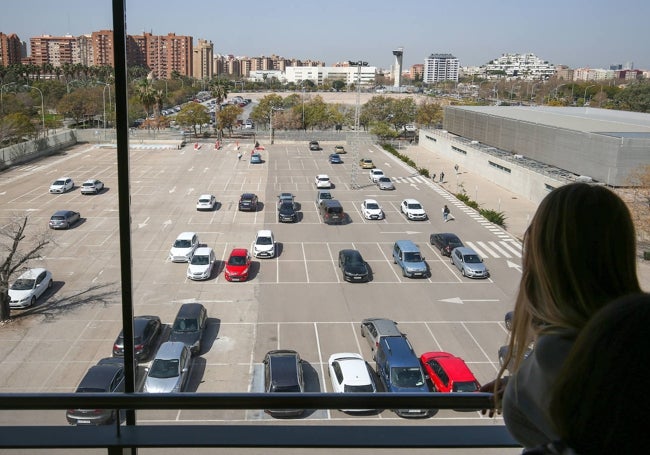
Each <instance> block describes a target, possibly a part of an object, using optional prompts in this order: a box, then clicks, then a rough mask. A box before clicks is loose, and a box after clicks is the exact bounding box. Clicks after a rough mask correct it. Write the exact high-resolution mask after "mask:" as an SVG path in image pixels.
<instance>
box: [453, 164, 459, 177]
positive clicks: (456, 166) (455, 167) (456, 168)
mask: <svg viewBox="0 0 650 455" xmlns="http://www.w3.org/2000/svg"><path fill="white" fill-rule="evenodd" d="M454 170H455V171H456V175H458V165H457V164H455V165H454Z"/></svg>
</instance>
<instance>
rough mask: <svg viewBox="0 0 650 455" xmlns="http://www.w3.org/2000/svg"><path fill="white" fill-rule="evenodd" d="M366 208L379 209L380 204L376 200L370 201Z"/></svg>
mask: <svg viewBox="0 0 650 455" xmlns="http://www.w3.org/2000/svg"><path fill="white" fill-rule="evenodd" d="M366 208H367V209H369V210H378V209H379V204H375V203H374V202H373V203H369V204H366Z"/></svg>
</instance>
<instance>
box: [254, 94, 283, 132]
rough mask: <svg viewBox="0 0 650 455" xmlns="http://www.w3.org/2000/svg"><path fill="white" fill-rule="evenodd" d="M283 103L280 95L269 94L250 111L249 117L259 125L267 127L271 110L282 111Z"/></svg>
mask: <svg viewBox="0 0 650 455" xmlns="http://www.w3.org/2000/svg"><path fill="white" fill-rule="evenodd" d="M283 108H284V102H283V100H282V97H281V96H280V95H276V94H275V93H271V94H270V95H266V96H265V97H264V98H262V99H261V100H260V101H259V103H258V105H257V106H255V107H254V108H253V110H252V111H251V114H250V117H251V118H252V119H253V120H254V121H255V123H259V124H260V125H268V124H269V122H270V121H271V109H283Z"/></svg>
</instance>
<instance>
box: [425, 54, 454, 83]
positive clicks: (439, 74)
mask: <svg viewBox="0 0 650 455" xmlns="http://www.w3.org/2000/svg"><path fill="white" fill-rule="evenodd" d="M459 68H460V65H459V63H458V59H457V58H456V57H454V56H453V55H451V54H431V55H430V56H429V57H427V58H426V59H424V76H423V79H422V80H423V82H424V83H426V84H433V83H436V82H442V81H454V82H458V70H459Z"/></svg>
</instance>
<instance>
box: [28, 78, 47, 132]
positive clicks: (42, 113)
mask: <svg viewBox="0 0 650 455" xmlns="http://www.w3.org/2000/svg"><path fill="white" fill-rule="evenodd" d="M23 87H26V88H33V89H34V90H38V93H40V94H41V117H42V119H43V136H45V99H44V98H43V92H41V89H40V88H38V87H34V86H31V85H23Z"/></svg>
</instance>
